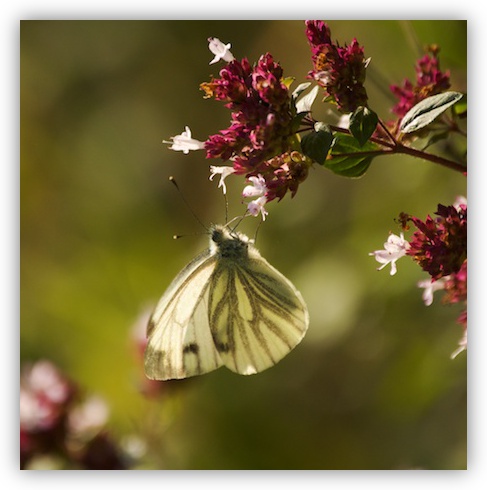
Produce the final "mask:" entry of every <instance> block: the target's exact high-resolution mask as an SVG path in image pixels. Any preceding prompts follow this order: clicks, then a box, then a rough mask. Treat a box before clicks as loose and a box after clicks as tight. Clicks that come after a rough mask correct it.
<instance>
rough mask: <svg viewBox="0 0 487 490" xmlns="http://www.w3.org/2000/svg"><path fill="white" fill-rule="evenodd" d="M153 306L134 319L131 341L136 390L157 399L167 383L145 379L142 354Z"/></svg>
mask: <svg viewBox="0 0 487 490" xmlns="http://www.w3.org/2000/svg"><path fill="white" fill-rule="evenodd" d="M153 310H154V308H153V306H150V307H147V308H144V310H143V311H142V312H141V313H140V314H139V316H138V317H137V318H136V320H135V322H134V324H133V326H132V329H131V341H132V345H133V346H134V352H135V362H136V369H137V370H138V374H137V381H136V382H137V389H138V391H139V392H140V393H142V394H143V395H144V396H146V397H149V398H151V397H157V396H159V395H160V394H161V393H164V392H165V387H166V386H167V383H166V382H164V381H157V380H153V379H149V378H147V376H146V375H145V372H144V353H145V347H146V345H147V324H148V323H149V319H150V316H151V313H152V311H153Z"/></svg>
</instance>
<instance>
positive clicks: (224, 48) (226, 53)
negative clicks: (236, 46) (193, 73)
mask: <svg viewBox="0 0 487 490" xmlns="http://www.w3.org/2000/svg"><path fill="white" fill-rule="evenodd" d="M231 47H232V45H231V44H230V43H228V44H223V43H222V42H221V41H220V40H219V39H218V38H216V37H209V38H208V48H209V49H210V51H211V52H212V53H213V54H214V55H215V57H214V58H213V59H212V60H211V61H210V65H212V64H213V63H216V62H218V61H220V60H224V61H226V62H227V63H229V62H230V61H233V60H234V59H235V58H234V57H233V54H232V53H231V52H230V48H231Z"/></svg>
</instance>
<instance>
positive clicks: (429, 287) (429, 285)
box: [418, 277, 445, 306]
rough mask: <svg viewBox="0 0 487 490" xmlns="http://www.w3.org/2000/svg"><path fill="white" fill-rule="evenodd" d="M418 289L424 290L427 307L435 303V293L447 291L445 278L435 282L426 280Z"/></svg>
mask: <svg viewBox="0 0 487 490" xmlns="http://www.w3.org/2000/svg"><path fill="white" fill-rule="evenodd" d="M418 288H424V291H423V301H424V304H425V305H426V306H430V305H431V304H432V303H433V293H435V292H436V291H439V290H441V289H445V278H444V277H441V278H440V279H437V280H436V281H434V280H433V279H431V278H430V279H424V280H422V281H419V282H418Z"/></svg>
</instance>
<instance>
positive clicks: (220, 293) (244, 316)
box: [209, 247, 309, 374]
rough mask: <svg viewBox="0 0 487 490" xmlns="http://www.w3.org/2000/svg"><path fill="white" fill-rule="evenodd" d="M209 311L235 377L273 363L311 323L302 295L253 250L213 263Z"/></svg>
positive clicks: (225, 360) (222, 352)
mask: <svg viewBox="0 0 487 490" xmlns="http://www.w3.org/2000/svg"><path fill="white" fill-rule="evenodd" d="M209 311H210V328H211V332H212V335H213V339H214V342H215V346H216V349H217V351H218V352H219V354H220V356H221V358H222V360H223V363H224V364H225V366H226V367H227V368H229V369H231V370H232V371H234V372H236V373H239V374H254V373H257V372H260V371H263V370H264V369H267V368H269V367H271V366H273V365H274V364H276V363H277V362H278V361H280V360H281V359H282V358H283V357H284V356H286V355H287V354H288V353H289V352H290V351H291V350H292V349H293V348H294V347H295V346H296V345H297V344H298V343H299V342H300V341H301V339H302V338H303V336H304V334H305V333H306V330H307V327H308V322H309V318H308V310H307V308H306V305H305V303H304V301H303V299H302V297H301V295H300V293H299V292H298V291H297V290H296V288H295V287H294V286H293V285H292V283H291V282H290V281H289V280H288V279H287V278H286V277H284V276H283V275H282V274H281V273H280V272H279V271H277V270H276V269H275V268H274V267H272V266H271V265H270V264H269V263H268V262H267V261H266V260H265V259H263V258H262V257H261V256H260V254H259V253H258V251H257V250H256V249H255V248H253V247H252V248H251V249H250V253H249V256H248V257H247V258H245V259H244V258H242V260H239V261H227V262H225V260H221V261H219V262H218V263H217V265H216V268H215V271H214V273H213V278H212V281H211V285H210V292H209Z"/></svg>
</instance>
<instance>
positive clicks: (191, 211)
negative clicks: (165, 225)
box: [169, 175, 208, 240]
mask: <svg viewBox="0 0 487 490" xmlns="http://www.w3.org/2000/svg"><path fill="white" fill-rule="evenodd" d="M169 182H172V183H173V185H174V187H176V189H177V190H178V192H179V195H180V196H181V199H182V200H183V202H184V204H185V205H186V207H187V208H188V210H189V212H190V213H191V214H192V216H193V218H194V219H195V220H196V221H197V222H198V223H199V224H200V225H201V226H202V227H203V228H204V229H205V231H208V227H207V226H205V224H204V223H203V222H202V221H201V220H200V219H199V217H198V215H197V214H196V213H195V212H194V211H193V208H192V207H191V206H190V205H189V203H188V201H186V198H185V197H184V194H183V193H182V192H181V189H180V188H179V186H178V183H177V182H176V179H175V178H174V177H173V176H172V175H171V176H170V177H169ZM173 238H174V239H175V240H176V239H178V238H181V236H180V235H174V237H173Z"/></svg>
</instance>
